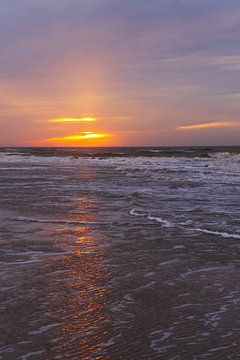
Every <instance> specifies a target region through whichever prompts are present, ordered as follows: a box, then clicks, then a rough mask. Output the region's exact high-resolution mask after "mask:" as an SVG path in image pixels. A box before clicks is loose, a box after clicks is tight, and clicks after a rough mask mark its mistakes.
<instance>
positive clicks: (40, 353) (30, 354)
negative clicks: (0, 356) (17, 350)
mask: <svg viewBox="0 0 240 360" xmlns="http://www.w3.org/2000/svg"><path fill="white" fill-rule="evenodd" d="M43 353H44V350H42V351H34V352H29V353H27V354H24V355H22V356H20V357H19V360H27V359H29V358H32V357H34V356H38V355H42V354H43Z"/></svg>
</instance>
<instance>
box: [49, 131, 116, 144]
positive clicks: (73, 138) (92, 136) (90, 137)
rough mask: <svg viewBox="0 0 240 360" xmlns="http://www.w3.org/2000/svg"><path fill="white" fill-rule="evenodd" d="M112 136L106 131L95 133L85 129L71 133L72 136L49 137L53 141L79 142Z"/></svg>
mask: <svg viewBox="0 0 240 360" xmlns="http://www.w3.org/2000/svg"><path fill="white" fill-rule="evenodd" d="M109 136H111V134H104V133H95V132H93V131H85V132H81V133H80V134H76V135H70V136H63V137H56V138H50V139H47V140H48V141H51V142H63V141H64V142H65V141H66V142H78V141H82V140H94V139H103V138H106V137H109Z"/></svg>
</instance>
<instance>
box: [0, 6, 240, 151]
mask: <svg viewBox="0 0 240 360" xmlns="http://www.w3.org/2000/svg"><path fill="white" fill-rule="evenodd" d="M174 145H240V1H239V0H51V1H50V0H21V1H19V0H11V1H9V0H1V2H0V146H174Z"/></svg>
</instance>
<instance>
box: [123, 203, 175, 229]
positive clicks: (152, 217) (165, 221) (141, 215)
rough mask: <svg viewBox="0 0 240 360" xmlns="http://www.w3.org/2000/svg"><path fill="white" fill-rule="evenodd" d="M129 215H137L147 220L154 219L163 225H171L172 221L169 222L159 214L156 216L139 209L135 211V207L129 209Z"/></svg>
mask: <svg viewBox="0 0 240 360" xmlns="http://www.w3.org/2000/svg"><path fill="white" fill-rule="evenodd" d="M130 215H133V216H139V217H145V218H147V219H148V220H153V221H156V222H158V223H160V224H162V226H163V227H173V224H172V223H170V222H169V221H167V220H165V219H163V218H161V217H160V216H158V217H156V216H152V215H151V214H150V213H146V212H144V211H141V210H137V211H136V209H134V208H133V209H131V210H130Z"/></svg>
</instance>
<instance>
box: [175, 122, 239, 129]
mask: <svg viewBox="0 0 240 360" xmlns="http://www.w3.org/2000/svg"><path fill="white" fill-rule="evenodd" d="M231 126H240V122H236V121H225V122H210V123H201V124H194V125H184V126H178V127H177V129H178V130H197V129H209V128H217V127H231Z"/></svg>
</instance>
